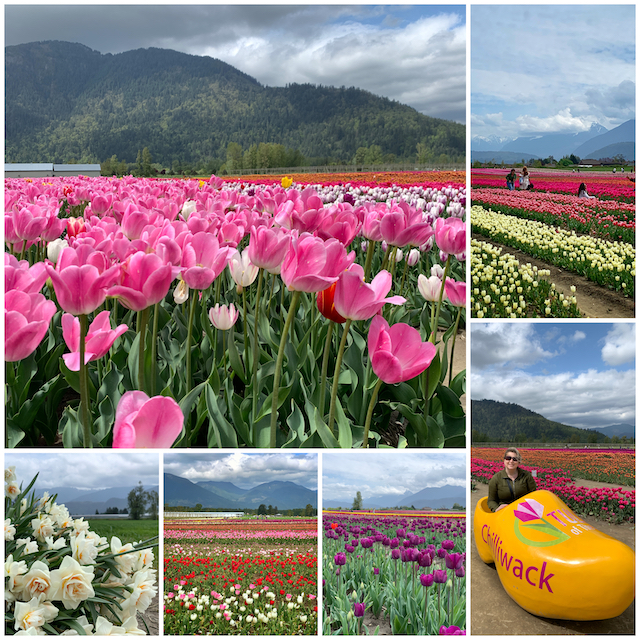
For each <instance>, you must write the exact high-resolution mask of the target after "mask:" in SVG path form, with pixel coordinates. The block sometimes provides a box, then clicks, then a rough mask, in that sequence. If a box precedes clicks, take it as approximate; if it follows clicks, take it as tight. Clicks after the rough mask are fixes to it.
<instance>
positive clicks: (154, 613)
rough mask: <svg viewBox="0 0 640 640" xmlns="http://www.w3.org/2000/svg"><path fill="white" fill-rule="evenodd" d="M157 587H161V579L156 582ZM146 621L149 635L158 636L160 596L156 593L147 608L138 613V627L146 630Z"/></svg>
mask: <svg viewBox="0 0 640 640" xmlns="http://www.w3.org/2000/svg"><path fill="white" fill-rule="evenodd" d="M158 589H159V590H160V589H162V581H160V584H158ZM142 620H144V622H146V623H147V627H149V635H150V636H159V635H160V596H159V595H156V597H155V598H154V599H153V600H152V601H151V604H150V605H149V607H148V608H147V610H146V611H145V612H144V613H138V629H142V630H143V631H145V632H146V627H145V626H144V623H143V622H142Z"/></svg>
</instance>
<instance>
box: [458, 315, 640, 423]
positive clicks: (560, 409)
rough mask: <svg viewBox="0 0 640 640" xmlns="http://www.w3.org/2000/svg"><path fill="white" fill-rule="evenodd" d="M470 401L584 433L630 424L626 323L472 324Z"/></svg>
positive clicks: (630, 332) (631, 359)
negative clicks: (519, 409) (507, 406)
mask: <svg viewBox="0 0 640 640" xmlns="http://www.w3.org/2000/svg"><path fill="white" fill-rule="evenodd" d="M469 387H470V389H471V397H472V399H474V400H482V399H487V400H497V401H500V402H513V403H515V404H519V405H521V406H523V407H525V408H527V409H530V410H531V411H535V412H536V413H540V414H541V415H543V416H544V417H545V418H548V419H549V420H554V421H556V422H562V423H563V424H567V425H570V426H574V427H580V428H584V429H589V428H594V427H606V426H609V425H612V424H618V423H627V424H633V425H634V424H635V404H636V397H635V388H636V375H635V326H634V325H633V324H631V323H624V322H622V323H615V324H611V323H586V322H582V323H546V322H537V323H533V322H518V323H513V322H493V323H475V324H473V325H471V367H470V379H469Z"/></svg>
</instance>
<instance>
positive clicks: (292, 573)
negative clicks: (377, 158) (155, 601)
mask: <svg viewBox="0 0 640 640" xmlns="http://www.w3.org/2000/svg"><path fill="white" fill-rule="evenodd" d="M164 543H165V551H164V585H165V586H164V633H165V635H316V634H317V631H318V604H317V589H318V578H317V564H318V530H317V520H316V519H315V518H313V519H301V518H293V519H268V520H257V519H245V518H224V519H220V520H211V519H203V520H194V519H192V518H189V519H183V520H181V519H174V518H172V519H171V520H170V521H165V531H164Z"/></svg>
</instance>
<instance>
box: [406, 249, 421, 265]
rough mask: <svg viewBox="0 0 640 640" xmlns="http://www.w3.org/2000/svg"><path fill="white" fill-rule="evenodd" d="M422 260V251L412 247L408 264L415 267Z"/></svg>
mask: <svg viewBox="0 0 640 640" xmlns="http://www.w3.org/2000/svg"><path fill="white" fill-rule="evenodd" d="M419 260H420V251H418V249H411V251H409V256H408V257H407V264H408V265H409V266H410V267H415V266H416V265H417V264H418V262H419Z"/></svg>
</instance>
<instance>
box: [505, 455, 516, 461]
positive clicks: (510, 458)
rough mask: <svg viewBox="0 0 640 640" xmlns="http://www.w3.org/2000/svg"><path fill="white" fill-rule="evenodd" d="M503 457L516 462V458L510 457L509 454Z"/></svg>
mask: <svg viewBox="0 0 640 640" xmlns="http://www.w3.org/2000/svg"><path fill="white" fill-rule="evenodd" d="M504 459H505V460H508V461H511V460H513V461H514V462H518V458H512V457H511V456H505V457H504Z"/></svg>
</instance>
